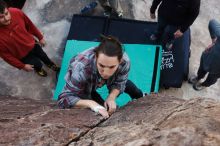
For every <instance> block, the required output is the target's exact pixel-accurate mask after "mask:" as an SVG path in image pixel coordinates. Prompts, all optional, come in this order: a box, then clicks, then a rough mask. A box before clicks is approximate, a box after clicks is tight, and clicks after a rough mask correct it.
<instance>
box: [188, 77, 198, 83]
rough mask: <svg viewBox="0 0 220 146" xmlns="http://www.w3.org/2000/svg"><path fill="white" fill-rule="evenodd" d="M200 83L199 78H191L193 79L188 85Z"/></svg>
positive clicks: (190, 79)
mask: <svg viewBox="0 0 220 146" xmlns="http://www.w3.org/2000/svg"><path fill="white" fill-rule="evenodd" d="M198 82H199V80H198V78H197V76H191V77H190V78H189V79H188V83H190V84H196V83H198Z"/></svg>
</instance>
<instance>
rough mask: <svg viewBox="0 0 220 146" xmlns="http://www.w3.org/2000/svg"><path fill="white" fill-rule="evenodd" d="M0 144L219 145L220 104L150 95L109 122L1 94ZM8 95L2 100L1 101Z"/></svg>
mask: <svg viewBox="0 0 220 146" xmlns="http://www.w3.org/2000/svg"><path fill="white" fill-rule="evenodd" d="M0 99H1V100H0V104H1V105H4V106H1V107H0V111H1V117H0V145H13V146H14V145H18V146H23V145H39V146H42V145H55V146H56V145H57V146H60V145H70V146H76V145H79V146H81V145H83V146H91V145H95V146H99V145H100V146H101V145H102V146H103V145H106V146H110V145H115V146H116V145H126V146H133V145H135V146H143V145H146V146H153V145H155V146H172V145H173V146H176V145H179V146H189V145H190V146H218V145H219V143H220V117H219V113H220V103H219V102H217V101H215V100H213V99H202V98H196V99H191V100H188V101H186V100H183V99H178V98H174V97H170V96H146V97H145V98H141V99H138V100H135V101H133V102H131V103H129V104H128V105H127V106H125V107H123V108H121V109H118V110H117V112H116V113H115V114H113V115H112V116H111V117H110V118H109V119H108V120H106V121H104V119H103V118H102V117H100V116H96V114H95V113H93V112H92V111H90V110H89V109H65V110H61V109H57V107H56V106H55V103H50V102H49V101H36V100H31V99H25V98H16V97H1V98H0ZM3 99H4V100H3Z"/></svg>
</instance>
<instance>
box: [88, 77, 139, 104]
mask: <svg viewBox="0 0 220 146" xmlns="http://www.w3.org/2000/svg"><path fill="white" fill-rule="evenodd" d="M124 92H125V93H127V94H128V95H129V96H130V97H131V98H132V99H137V98H140V97H143V92H142V91H141V90H140V89H139V88H138V87H137V86H136V85H135V84H134V83H133V82H132V81H130V80H128V81H127V83H126V87H125V91H124ZM91 97H92V99H93V100H94V101H96V102H97V103H99V104H101V105H104V102H105V101H104V100H103V99H102V97H101V96H100V94H99V93H98V92H97V91H96V90H95V91H93V92H92V93H91Z"/></svg>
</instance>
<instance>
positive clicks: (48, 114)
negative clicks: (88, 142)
mask: <svg viewBox="0 0 220 146" xmlns="http://www.w3.org/2000/svg"><path fill="white" fill-rule="evenodd" d="M0 104H1V105H2V106H1V107H0V113H1V114H0V115H1V117H0V145H21V146H23V145H39V146H42V145H66V144H68V143H69V142H71V141H72V140H73V139H77V138H78V137H80V136H81V135H82V134H84V133H86V132H87V131H89V130H90V129H91V128H93V127H94V126H95V125H97V124H98V123H99V122H100V121H101V120H102V118H101V117H100V116H99V117H97V116H95V114H94V113H93V112H91V111H89V110H88V109H77V110H76V109H71V110H69V109H67V110H61V109H58V108H57V106H56V103H51V101H48V100H45V101H36V100H31V99H25V98H16V97H0Z"/></svg>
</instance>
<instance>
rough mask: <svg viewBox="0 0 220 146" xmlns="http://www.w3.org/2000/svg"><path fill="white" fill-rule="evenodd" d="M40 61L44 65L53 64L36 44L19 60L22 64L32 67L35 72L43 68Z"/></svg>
mask: <svg viewBox="0 0 220 146" xmlns="http://www.w3.org/2000/svg"><path fill="white" fill-rule="evenodd" d="M41 61H42V62H43V63H44V64H46V65H53V64H54V63H53V62H52V61H51V60H50V59H49V58H48V56H47V54H46V53H45V52H44V51H43V49H42V48H41V46H40V45H38V44H35V46H34V48H33V49H32V50H31V51H30V52H29V53H28V54H27V55H26V56H25V57H24V58H22V59H21V62H23V63H24V64H31V65H34V69H35V70H36V71H39V70H41V68H42V66H43V64H42V62H41Z"/></svg>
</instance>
